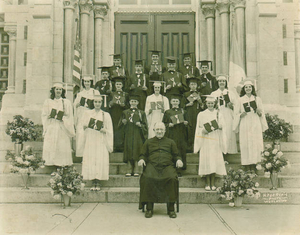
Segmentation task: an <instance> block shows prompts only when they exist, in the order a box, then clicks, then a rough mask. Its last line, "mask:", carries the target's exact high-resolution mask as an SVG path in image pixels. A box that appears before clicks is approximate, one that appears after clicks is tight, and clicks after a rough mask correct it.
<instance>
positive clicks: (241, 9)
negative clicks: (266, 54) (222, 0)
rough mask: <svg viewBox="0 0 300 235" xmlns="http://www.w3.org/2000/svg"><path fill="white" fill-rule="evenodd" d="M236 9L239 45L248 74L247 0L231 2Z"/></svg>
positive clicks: (232, 0)
mask: <svg viewBox="0 0 300 235" xmlns="http://www.w3.org/2000/svg"><path fill="white" fill-rule="evenodd" d="M231 3H232V5H233V7H234V11H235V18H236V21H235V23H236V31H237V41H238V44H239V48H240V52H241V57H242V60H243V66H244V69H245V72H246V43H245V41H246V40H245V39H246V30H245V8H246V1H245V0H231Z"/></svg>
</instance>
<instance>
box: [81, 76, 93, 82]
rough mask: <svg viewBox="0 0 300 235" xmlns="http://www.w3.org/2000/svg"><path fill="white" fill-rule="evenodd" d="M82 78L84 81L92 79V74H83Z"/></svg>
mask: <svg viewBox="0 0 300 235" xmlns="http://www.w3.org/2000/svg"><path fill="white" fill-rule="evenodd" d="M82 80H84V81H94V75H83V76H82Z"/></svg>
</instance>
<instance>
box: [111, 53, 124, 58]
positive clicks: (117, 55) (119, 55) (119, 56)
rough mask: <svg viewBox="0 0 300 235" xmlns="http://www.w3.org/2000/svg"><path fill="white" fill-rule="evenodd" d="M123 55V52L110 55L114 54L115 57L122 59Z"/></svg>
mask: <svg viewBox="0 0 300 235" xmlns="http://www.w3.org/2000/svg"><path fill="white" fill-rule="evenodd" d="M122 55H123V53H121V54H111V55H110V56H113V58H114V59H122V58H121V57H122Z"/></svg>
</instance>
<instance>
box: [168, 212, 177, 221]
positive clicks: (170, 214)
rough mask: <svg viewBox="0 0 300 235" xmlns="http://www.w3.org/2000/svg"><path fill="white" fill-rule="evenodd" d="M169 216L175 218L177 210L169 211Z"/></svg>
mask: <svg viewBox="0 0 300 235" xmlns="http://www.w3.org/2000/svg"><path fill="white" fill-rule="evenodd" d="M169 217H170V218H172V219H175V218H176V217H177V215H176V213H175V211H170V212H169Z"/></svg>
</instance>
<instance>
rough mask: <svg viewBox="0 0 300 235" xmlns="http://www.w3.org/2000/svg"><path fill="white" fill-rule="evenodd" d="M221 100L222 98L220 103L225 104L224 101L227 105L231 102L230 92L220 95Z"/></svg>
mask: <svg viewBox="0 0 300 235" xmlns="http://www.w3.org/2000/svg"><path fill="white" fill-rule="evenodd" d="M219 100H220V105H223V104H224V103H225V105H227V104H228V103H229V102H230V98H229V95H228V94H225V95H223V96H220V97H219Z"/></svg>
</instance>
